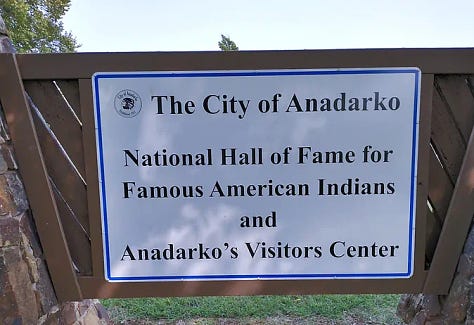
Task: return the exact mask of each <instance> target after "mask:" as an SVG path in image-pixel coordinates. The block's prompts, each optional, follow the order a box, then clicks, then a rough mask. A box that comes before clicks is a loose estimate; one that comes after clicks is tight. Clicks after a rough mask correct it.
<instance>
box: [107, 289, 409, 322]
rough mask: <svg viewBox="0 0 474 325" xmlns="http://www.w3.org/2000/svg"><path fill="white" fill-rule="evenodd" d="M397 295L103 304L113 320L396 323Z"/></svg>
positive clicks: (116, 301)
mask: <svg viewBox="0 0 474 325" xmlns="http://www.w3.org/2000/svg"><path fill="white" fill-rule="evenodd" d="M399 298H400V297H399V296H398V295H318V296H256V297H192V298H137V299H107V300H103V301H102V303H103V304H104V306H105V307H106V308H107V309H108V311H109V313H110V314H111V317H112V318H113V319H114V320H115V321H116V322H122V321H126V320H140V319H141V320H143V319H149V320H154V321H156V320H159V319H168V320H177V319H191V318H211V319H215V318H236V319H248V318H251V319H265V318H267V317H280V316H285V317H297V318H305V319H311V318H313V317H324V318H327V319H330V320H338V321H343V322H344V323H345V321H344V320H345V319H346V318H347V319H354V318H355V319H357V320H359V321H364V322H377V323H389V324H396V323H398V320H397V317H396V316H395V310H396V306H397V303H398V300H399Z"/></svg>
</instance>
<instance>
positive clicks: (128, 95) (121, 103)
mask: <svg viewBox="0 0 474 325" xmlns="http://www.w3.org/2000/svg"><path fill="white" fill-rule="evenodd" d="M114 106H115V110H116V111H117V113H118V114H119V115H120V116H122V117H135V116H137V115H138V113H140V111H141V109H142V99H141V98H140V96H139V95H138V94H137V93H136V92H135V91H133V90H130V89H124V90H121V91H119V92H118V94H117V95H115V100H114Z"/></svg>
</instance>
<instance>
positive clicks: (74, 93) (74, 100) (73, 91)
mask: <svg viewBox="0 0 474 325" xmlns="http://www.w3.org/2000/svg"><path fill="white" fill-rule="evenodd" d="M56 84H57V85H58V87H59V88H60V89H61V92H62V93H63V95H64V97H66V100H67V101H68V103H69V105H71V108H72V109H73V110H74V113H76V115H77V117H78V118H79V120H81V102H80V100H79V83H78V82H77V80H56Z"/></svg>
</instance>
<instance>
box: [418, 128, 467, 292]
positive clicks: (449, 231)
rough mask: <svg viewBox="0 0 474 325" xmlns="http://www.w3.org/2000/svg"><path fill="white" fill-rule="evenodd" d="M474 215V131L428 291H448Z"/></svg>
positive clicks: (429, 275) (431, 271)
mask: <svg viewBox="0 0 474 325" xmlns="http://www.w3.org/2000/svg"><path fill="white" fill-rule="evenodd" d="M473 214H474V130H473V131H471V136H470V139H469V143H468V145H467V150H466V153H465V155H464V159H463V163H462V166H461V171H460V173H459V176H458V178H457V181H456V185H455V187H454V191H453V196H452V198H451V201H450V204H449V207H448V212H447V214H446V219H445V221H444V224H443V228H442V230H441V235H440V237H439V240H438V245H437V246H436V251H435V254H434V256H433V261H432V263H431V267H430V271H429V272H428V277H427V279H426V282H425V288H424V292H425V293H436V294H447V293H448V291H449V287H450V285H451V282H452V280H453V277H454V274H455V271H456V266H457V264H458V260H459V257H460V255H461V253H462V249H463V246H464V242H465V239H466V236H467V234H468V231H469V228H470V225H471V222H472V216H473Z"/></svg>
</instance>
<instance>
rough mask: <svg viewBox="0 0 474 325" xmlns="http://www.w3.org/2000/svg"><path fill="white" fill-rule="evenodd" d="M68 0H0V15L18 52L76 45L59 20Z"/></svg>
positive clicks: (70, 48) (66, 49) (67, 49)
mask: <svg viewBox="0 0 474 325" xmlns="http://www.w3.org/2000/svg"><path fill="white" fill-rule="evenodd" d="M70 2H71V0H0V15H1V16H2V17H3V19H4V20H5V25H6V26H7V29H8V33H9V36H10V38H11V39H12V41H13V44H14V45H15V48H16V50H17V52H18V53H27V52H29V53H53V52H74V51H75V50H76V49H77V48H78V47H79V45H78V44H77V41H76V39H75V38H74V36H73V35H72V34H71V33H70V32H68V31H65V30H64V27H63V23H62V21H61V19H62V17H63V16H64V14H65V13H66V12H67V11H68V10H69V7H70V6H71V3H70Z"/></svg>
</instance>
